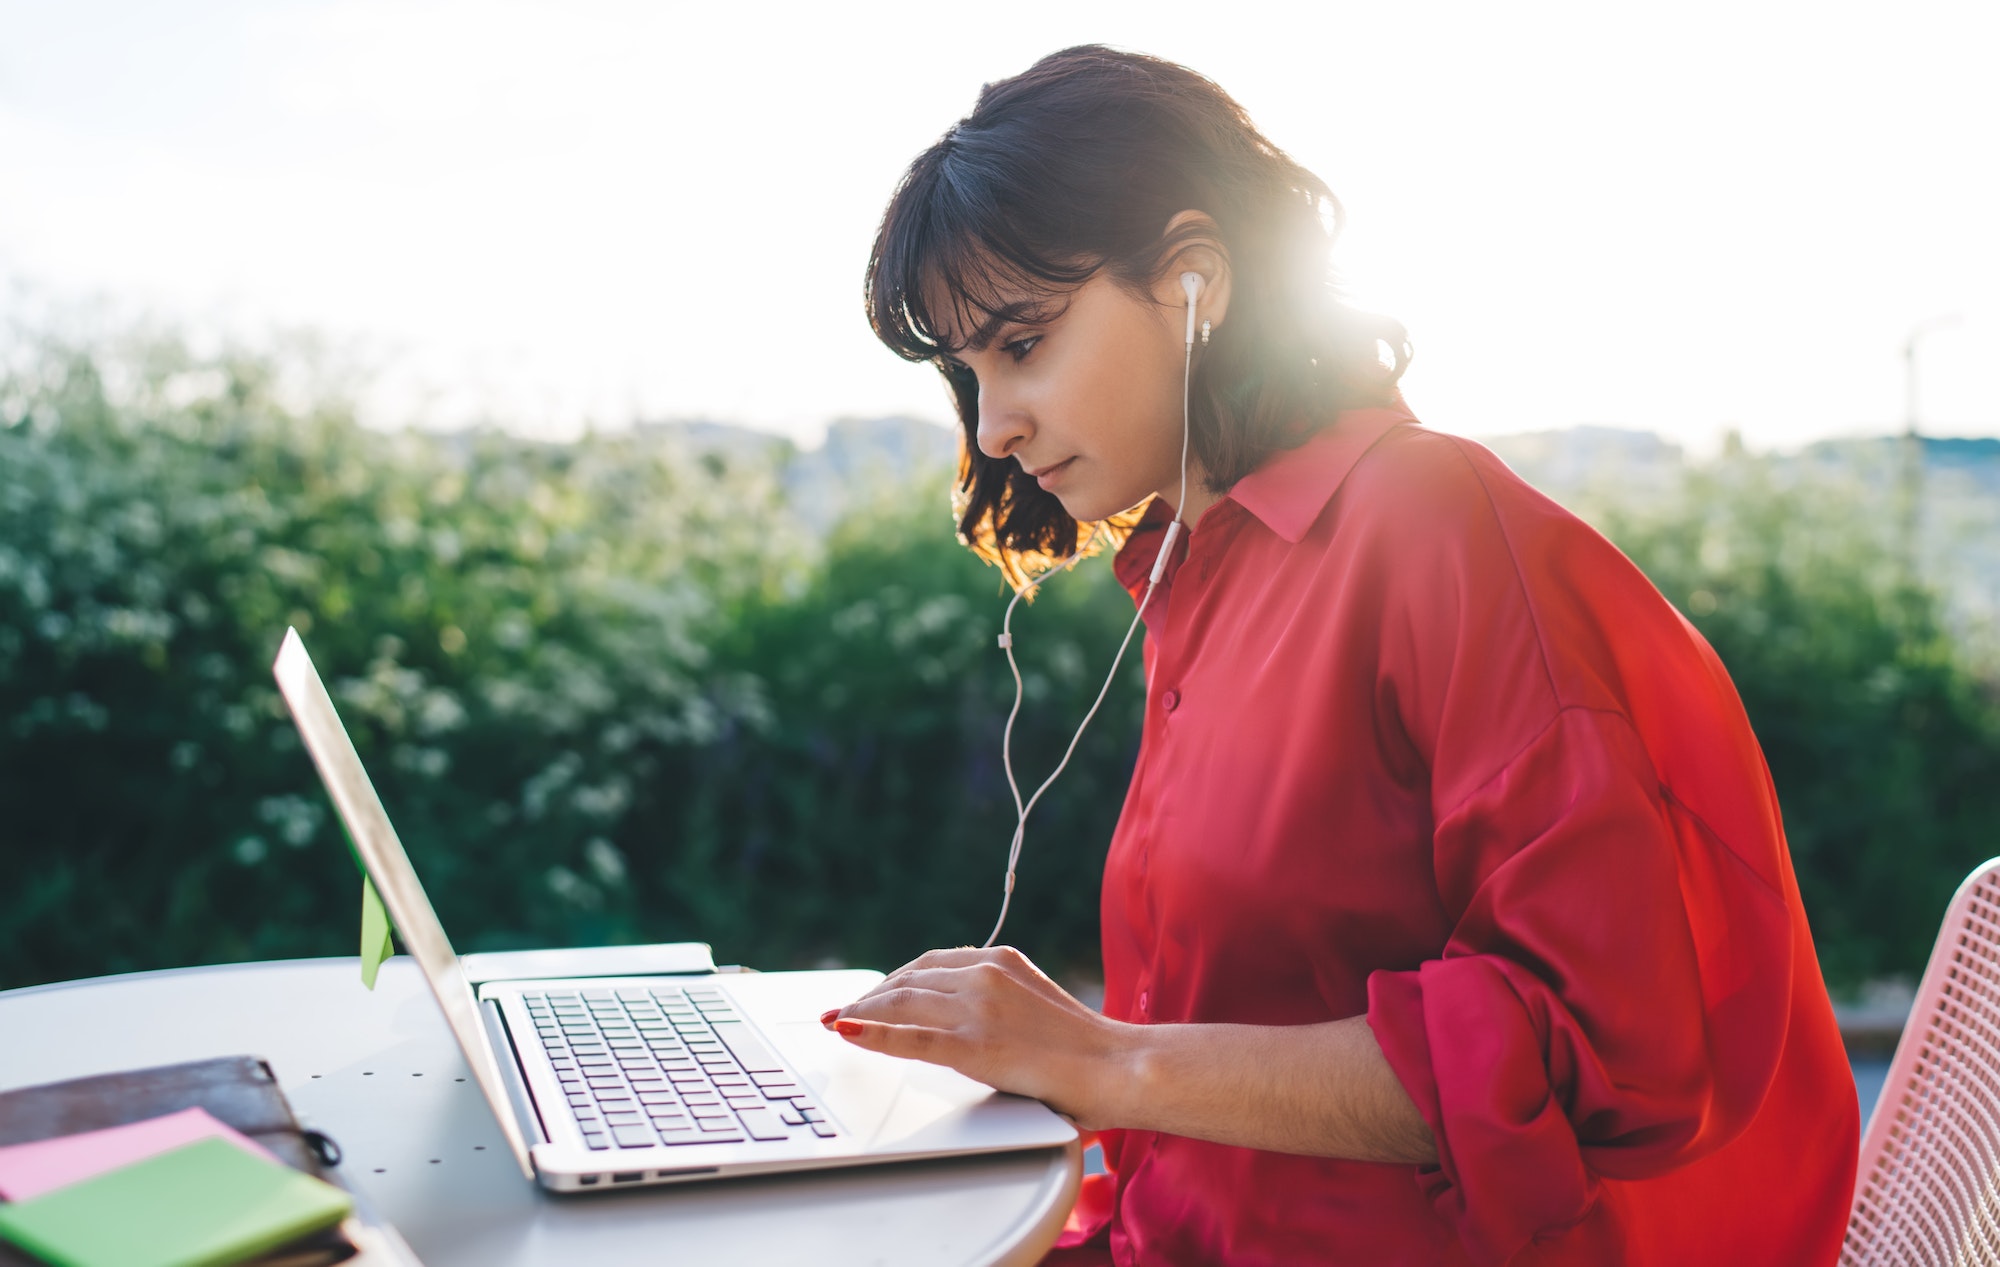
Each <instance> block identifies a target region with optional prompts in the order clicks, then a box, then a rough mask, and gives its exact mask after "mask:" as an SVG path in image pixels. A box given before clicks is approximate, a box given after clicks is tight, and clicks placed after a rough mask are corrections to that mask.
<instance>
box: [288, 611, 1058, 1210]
mask: <svg viewBox="0 0 2000 1267" xmlns="http://www.w3.org/2000/svg"><path fill="white" fill-rule="evenodd" d="M273 670H274V672H275V673H276V674H277V678H278V688H279V690H280V691H281V692H282V693H283V694H284V697H285V703H286V704H288V705H289V706H290V707H291V710H292V718H293V720H294V721H296V722H297V723H298V727H299V732H300V734H301V735H303V736H304V738H305V744H306V749H307V751H309V752H310V753H311V754H312V759H313V764H314V765H315V766H317V767H318V768H319V774H320V778H321V779H322V780H324V782H325V783H326V788H327V791H328V793H330V794H331V796H332V798H333V804H334V808H335V809H336V810H337V811H338V813H339V814H340V818H341V821H342V822H344V823H345V824H346V825H347V830H348V833H349V834H350V835H351V836H352V837H353V839H354V844H355V847H356V849H357V850H358V851H359V852H360V854H361V860H362V862H363V864H364V865H365V866H366V867H367V868H368V875H369V877H370V878H371V879H372V880H373V881H374V883H375V888H376V890H377V891H378V892H379V893H380V894H381V895H382V901H383V903H384V905H386V906H387V907H388V910H389V916H390V919H391V920H392V921H393V922H394V924H395V926H396V931H397V932H398V933H399V934H401V935H402V939H403V945H404V947H405V948H406V949H408V951H409V952H410V954H411V956H412V957H413V958H415V960H416V962H417V965H418V966H419V967H420V968H421V969H423V973H424V976H425V977H426V978H427V979H428V980H429V981H430V985H431V990H432V992H433V993H434V994H436V996H437V1001H438V1006H439V1007H440V1008H441V1009H443V1011H444V1017H445V1020H446V1022H447V1023H448V1024H449V1025H450V1026H451V1031H452V1035H453V1037H454V1038H456V1039H457V1041H458V1045H459V1048H460V1050H462V1051H463V1052H464V1053H465V1062H466V1064H467V1065H469V1066H470V1067H471V1069H472V1074H473V1077H474V1078H475V1079H476V1080H477V1082H478V1084H479V1088H480V1090H481V1091H482V1092H483V1093H484V1094H485V1096H486V1102H487V1104H488V1105H489V1106H491V1108H492V1110H493V1115H494V1117H496V1118H497V1119H499V1123H500V1131H501V1134H502V1135H503V1136H505V1138H506V1140H507V1144H508V1146H509V1147H510V1148H511V1149H513V1151H514V1156H515V1159H516V1160H517V1161H518V1162H519V1163H520V1166H521V1171H522V1173H523V1174H524V1175H526V1176H528V1177H529V1178H531V1179H534V1180H536V1181H538V1182H539V1183H541V1184H542V1186H544V1187H546V1188H549V1189H552V1190H554V1191H557V1192H573V1191H587V1190H593V1189H601V1188H609V1187H614V1186H619V1185H626V1184H645V1183H675V1182H685V1181H688V1180H695V1179H712V1178H720V1177H724V1176H729V1175H749V1174H767V1173H772V1172H777V1171H790V1170H808V1169H814V1168H819V1167H829V1166H853V1165H862V1164H866V1163H870V1162H889V1161H910V1160H914V1159H918V1158H926V1157H951V1156H959V1155H963V1154H968V1153H984V1152H999V1151H1005V1150H1010V1149H1025V1148H1050V1147H1060V1146H1062V1145H1065V1144H1068V1143H1069V1142H1070V1141H1071V1140H1073V1139H1075V1138H1076V1132H1075V1131H1074V1130H1073V1129H1072V1128H1071V1127H1070V1125H1069V1124H1068V1123H1067V1122H1065V1121H1063V1119H1062V1118H1060V1117H1057V1116H1056V1115H1055V1114H1054V1113H1052V1112H1050V1111H1049V1109H1048V1108H1047V1107H1045V1106H1044V1105H1042V1104H1041V1103H1040V1102H1038V1101H1035V1100H1029V1099H1025V1098H1022V1097H1020V1096H1012V1095H1002V1094H1000V1093H998V1092H995V1091H994V1090H992V1088H990V1087H987V1086H985V1085H983V1084H981V1083H977V1082H974V1081H972V1080H971V1079H969V1078H965V1077H963V1076H961V1075H959V1074H956V1073H953V1072H952V1071H951V1070H948V1069H944V1068H941V1067H938V1066H935V1065H926V1064H922V1063H919V1062H916V1061H906V1060H898V1059H895V1058H893V1057H889V1056H883V1055H881V1054H879V1053H875V1052H868V1051H863V1050H861V1049H859V1048H855V1047H851V1046H849V1045H848V1044H847V1043H845V1042H844V1041H842V1040H841V1039H840V1038H839V1037H838V1036H836V1035H833V1034H829V1033H828V1032H826V1030H825V1029H824V1028H823V1027H822V1026H821V1025H820V1024H819V1016H820V1014H821V1013H822V1012H824V1011H826V1010H827V1009H828V1008H832V1007H839V1006H840V1005H842V1004H844V1003H848V1002H851V1001H852V1000H853V999H854V997H855V996H856V995H857V994H860V993H861V992H863V991H865V990H866V989H867V988H868V987H869V986H871V985H873V984H874V983H875V982H876V981H879V980H881V974H880V973H876V972H850V971H839V972H773V973H743V974H728V975H720V976H714V975H711V976H657V977H627V976H620V977H596V978H563V979H551V980H523V981H489V982H486V983H484V984H482V985H481V986H480V987H479V990H478V993H477V995H476V996H475V994H474V991H473V987H472V984H471V982H470V981H469V979H468V978H467V976H466V973H465V969H464V968H463V966H462V965H461V964H460V962H459V959H458V956H457V955H456V954H454V953H453V951H452V948H451V942H450V941H449V940H447V939H446V937H445V932H444V926H443V925H442V924H440V923H439V922H438V918H437V913H436V912H435V911H433V910H432V909H431V903H430V899H429V898H428V897H427V896H426V895H425V893H424V889H423V886H422V885H421V884H419V883H418V882H417V873H416V871H415V870H414V869H413V868H412V867H411V866H410V860H409V857H408V856H407V855H406V854H405V853H404V852H403V846H402V842H401V841H399V840H398V839H397V838H396V832H395V829H394V828H393V827H391V826H390V825H389V816H388V814H387V812H386V811H385V810H384V809H383V808H382V802H381V800H380V799H379V798H378V797H377V796H376V795H375V789H374V787H373V786H372V785H371V784H370V783H369V781H368V776H367V774H366V773H365V772H364V771H363V770H362V768H361V759H360V757H359V756H358V755H357V754H356V753H355V751H354V744H353V742H352V741H351V740H349V738H348V736H347V731H346V730H345V728H343V727H342V726H341V724H340V718H339V716H338V715H337V714H336V713H335V712H334V707H333V700H332V699H331V698H330V697H329V696H328V695H327V692H326V687H325V685H324V684H323V683H322V682H321V681H320V678H319V674H318V672H317V671H315V670H314V668H313V664H312V660H311V658H310V657H308V656H307V655H306V649H305V644H304V643H303V642H301V641H300V640H299V635H298V632H297V631H296V630H287V631H286V633H285V642H284V646H283V648H282V649H281V650H280V651H279V652H278V659H277V663H276V664H275V665H274V666H273Z"/></svg>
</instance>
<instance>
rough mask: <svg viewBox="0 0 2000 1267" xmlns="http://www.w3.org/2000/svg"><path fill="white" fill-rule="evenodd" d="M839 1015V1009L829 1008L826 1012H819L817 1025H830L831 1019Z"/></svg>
mask: <svg viewBox="0 0 2000 1267" xmlns="http://www.w3.org/2000/svg"><path fill="white" fill-rule="evenodd" d="M839 1015H840V1009H839V1008H837V1007H830V1008H828V1009H827V1010H826V1011H824V1012H821V1013H820V1014H819V1023H820V1024H822V1025H831V1024H833V1018H834V1017H836V1016H839Z"/></svg>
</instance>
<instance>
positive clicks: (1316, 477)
mask: <svg viewBox="0 0 2000 1267" xmlns="http://www.w3.org/2000/svg"><path fill="white" fill-rule="evenodd" d="M1416 420H1417V418H1416V415H1415V414H1412V413H1411V412H1410V411H1409V408H1408V407H1407V406H1405V405H1404V404H1403V403H1402V400H1401V399H1400V398H1398V399H1397V400H1396V401H1395V402H1394V403H1392V404H1389V405H1385V406H1381V407H1378V408H1371V409H1348V410H1343V411H1342V412H1341V413H1340V414H1339V415H1338V416H1337V417H1335V418H1334V420H1333V423H1332V425H1330V426H1328V427H1325V428H1323V429H1321V430H1320V431H1319V433H1318V434H1316V435H1314V436H1313V437H1312V438H1311V439H1309V440H1307V441H1306V442H1305V443H1304V444H1301V445H1299V446H1298V447H1297V448H1294V449H1281V450H1279V451H1278V452H1276V453H1274V454H1272V455H1271V456H1270V457H1269V458H1267V459H1266V460H1265V462H1264V464H1263V465H1262V466H1260V467H1258V468H1257V469H1256V470H1254V471H1252V472H1250V473H1249V474H1248V475H1246V476H1244V477H1243V478H1242V479H1240V480H1238V481H1236V486H1235V487H1234V488H1232V489H1230V490H1229V493H1228V499H1229V500H1230V501H1233V502H1235V503H1236V504H1237V505H1239V506H1241V507H1243V509H1245V510H1247V511H1249V512H1250V513H1251V514H1253V515H1255V516H1256V517H1257V518H1258V519H1259V520H1261V521H1263V524H1264V526H1265V527H1266V528H1269V529H1270V530H1271V531H1272V532H1275V533H1277V534H1278V535H1279V536H1280V537H1283V538H1284V539H1285V540H1286V541H1287V542H1289V543H1291V544H1293V545H1297V544H1298V543H1299V541H1300V540H1301V539H1302V538H1303V537H1304V536H1305V535H1306V533H1307V532H1308V531H1310V530H1311V528H1312V526H1313V523H1314V522H1315V521H1316V520H1318V519H1319V512H1320V511H1322V510H1324V509H1326V504H1327V502H1328V501H1330V500H1332V498H1333V495H1334V493H1335V492H1336V491H1338V490H1339V488H1340V486H1341V484H1342V483H1343V482H1344V481H1345V480H1346V479H1347V473H1348V472H1349V471H1352V470H1353V469H1354V464H1355V463H1356V462H1359V461H1360V460H1361V455H1362V454H1364V453H1366V452H1368V450H1369V449H1371V448H1373V447H1374V445H1375V442H1376V441H1377V440H1380V439H1381V438H1382V437H1383V436H1385V435H1387V434H1388V433H1389V429H1390V428H1391V427H1394V426H1396V425H1398V424H1400V423H1406V422H1407V423H1414V422H1415V421H1416Z"/></svg>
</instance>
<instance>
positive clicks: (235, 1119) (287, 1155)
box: [0, 1056, 355, 1267]
mask: <svg viewBox="0 0 2000 1267" xmlns="http://www.w3.org/2000/svg"><path fill="white" fill-rule="evenodd" d="M193 1108H200V1109H206V1110H207V1111H208V1113H209V1115H210V1116H212V1117H214V1118H215V1119H216V1120H217V1121H220V1122H222V1123H223V1124H224V1125H227V1126H231V1127H234V1128H235V1129H236V1130H238V1131H241V1132H242V1133H243V1134H245V1135H247V1136H249V1137H250V1138H251V1139H253V1140H255V1141H256V1142H257V1143H258V1144H260V1145H262V1146H263V1147H264V1148H266V1149H269V1150H270V1152H271V1154H272V1155H273V1156H275V1157H276V1158H277V1159H278V1160H279V1161H282V1162H284V1163H285V1164H286V1165H288V1166H290V1167H292V1168H293V1169H294V1170H301V1171H304V1172H305V1173H306V1174H309V1175H311V1176H313V1177H314V1178H315V1179H326V1178H328V1175H327V1173H326V1167H329V1166H333V1165H337V1164H338V1163H339V1161H340V1153H339V1150H338V1148H337V1147H335V1145H334V1144H333V1141H331V1140H329V1139H328V1138H327V1137H326V1136H324V1135H321V1134H319V1133H318V1132H317V1131H306V1130H301V1129H300V1128H299V1123H298V1119H297V1118H295V1117H293V1116H292V1106H291V1105H290V1104H289V1103H288V1102H287V1101H286V1100H285V1093H284V1092H283V1091H282V1090H280V1089H279V1087H278V1080H277V1078H276V1077H274V1076H273V1075H272V1073H271V1067H270V1066H269V1065H267V1064H265V1063H264V1062H263V1061H261V1060H259V1059H258V1058H257V1057H255V1056H225V1057H222V1058H220V1059H217V1060H196V1061H190V1062H189V1063H187V1064H184V1065H161V1066H158V1067H157V1068H153V1069H134V1070H130V1071H129V1072H125V1073H107V1074H99V1075H97V1076H96V1077H92V1078H73V1079H71V1080H70V1081H68V1082H50V1083H45V1084H43V1085H42V1086H38V1087H21V1088H19V1089H18V1090H14V1091H0V1145H5V1144H27V1143H32V1142H34V1141H36V1140H43V1139H53V1138H55V1137H56V1136H58V1135H74V1134H76V1133H78V1132H79V1131H97V1130H103V1129H104V1128H105V1127H107V1126H123V1125H125V1124H126V1123H128V1122H143V1121H145V1120H146V1119H147V1118H153V1117H160V1116H162V1115H164V1114H167V1113H177V1112H179V1111H180V1110H182V1109H193ZM354 1253H355V1247H354V1245H353V1243H352V1242H351V1241H350V1240H349V1239H348V1238H347V1236H345V1235H344V1234H343V1233H342V1231H341V1229H340V1228H337V1227H336V1228H330V1229H328V1230H327V1231H325V1232H320V1233H317V1234H315V1235H313V1236H309V1237H305V1238H302V1239H300V1240H297V1241H294V1242H292V1243H291V1244H290V1245H286V1246H284V1247H283V1248H281V1249H276V1250H273V1251H272V1252H270V1253H269V1254H266V1255H264V1256H263V1257H262V1258H259V1259H256V1260H254V1261H255V1262H256V1264H257V1267H325V1265H327V1264H332V1263H338V1262H343V1261H345V1260H347V1259H349V1258H351V1257H353V1256H354ZM34 1262H35V1260H34V1259H32V1258H29V1257H28V1256H26V1255H25V1254H23V1253H21V1251H19V1250H18V1249H16V1248H14V1247H13V1246H11V1245H8V1244H6V1243H5V1242H0V1267H34Z"/></svg>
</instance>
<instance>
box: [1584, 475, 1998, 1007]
mask: <svg viewBox="0 0 2000 1267" xmlns="http://www.w3.org/2000/svg"><path fill="white" fill-rule="evenodd" d="M1585 510H1586V513H1593V514H1594V517H1595V518H1597V520H1598V521H1599V522H1600V524H1602V526H1604V527H1605V528H1606V529H1607V531H1608V533H1609V535H1610V536H1611V537H1612V538H1613V539H1614V540H1616V541H1617V542H1618V544H1619V545H1620V546H1621V547H1622V548H1623V549H1624V550H1625V551H1626V552H1627V553H1628V554H1629V555H1631V557H1632V558H1633V560H1634V561H1635V562H1637V563H1638V564H1639V566H1640V567H1641V568H1643V569H1644V570H1645V571H1646V573H1647V574H1648V575H1649V576H1650V577H1651V578H1652V579H1653V581H1654V583H1655V584H1657V585H1658V586H1659V587H1660V589H1661V590H1662V592H1664V593H1665V594H1666V595H1667V597H1668V598H1669V599H1671V600H1672V601H1673V602H1674V603H1676V604H1677V605H1678V606H1679V607H1680V608H1681V609H1682V611H1683V612H1684V613H1685V614H1686V615H1687V616H1688V618H1689V619H1690V620H1691V621H1692V622H1693V623H1694V624H1695V625H1696V626H1697V627H1698V628H1699V629H1700V630H1701V631H1702V633H1703V634H1704V635H1706V636H1707V638H1708V639H1709V641H1710V642H1711V643H1712V644H1713V645H1714V647H1715V649H1716V652H1717V654H1719V655H1720V656H1721V657H1722V660H1723V663H1724V664H1725V665H1726V666H1727V667H1728V669H1729V672H1730V676H1731V677H1732V678H1733V679H1734V680H1735V682H1736V687H1737V690H1738V692H1739V693H1740V694H1741V695H1742V697H1743V702H1744V707H1745V709H1746V710H1747V711H1748V712H1749V714H1750V719H1751V722H1752V724H1753V725H1754V726H1755V728H1756V731H1757V737H1758V739H1759V740H1760V741H1761V743H1762V744H1763V747H1764V753H1765V757H1766V759H1767V760H1768V761H1769V763H1770V766H1771V774H1772V779H1773V781H1774V782H1775V784H1776V785H1777V789H1778V799H1779V802H1780V804H1781V806H1782V808H1783V811H1784V816H1785V829H1786V834H1787V836H1788V838H1789V840H1790V844H1791V849H1792V856H1793V861H1794V864H1795V866H1796V869H1797V872H1798V877H1799V887H1800V891H1801V893H1802V894H1803V896H1804V898H1805V903H1806V909H1807V912H1808V914H1809V917H1810V918H1811V919H1812V921H1813V933H1814V937H1815V940H1816V941H1817V943H1818V946H1819V953H1820V959H1821V963H1822V966H1823V967H1824V969H1825V971H1826V973H1827V975H1828V977H1829V978H1830V979H1831V980H1832V981H1834V982H1835V983H1836V984H1837V985H1843V986H1853V985H1855V984H1858V983H1859V982H1860V981H1861V980H1863V979H1865V978H1868V977H1872V976H1879V975H1884V974H1895V973H1904V974H1913V973H1915V972H1917V971H1919V970H1920V969H1921V968H1922V966H1923V964H1924V962H1925V960H1926V958H1927V957H1928V956H1929V954H1930V949H1931V944H1932V942H1933V940H1934V939H1935V938H1936V936H1937V930H1938V922H1939V920H1940V919H1941V918H1942V917H1943V914H1944V907H1945V903H1946V902H1947V901H1948V900H1949V898H1950V896H1951V893H1952V890H1953V888H1954V887H1955V886H1956V885H1957V883H1958V881H1959V880H1960V879H1962V878H1963V877H1964V876H1965V874H1966V873H1967V872H1968V871H1970V870H1971V869H1972V868H1973V867H1974V866H1975V865H1977V864H1978V863H1979V862H1980V861H1981V860H1983V859H1985V858H1986V857H1988V856H1990V855H1992V854H1994V853H1996V852H2000V841H1996V839H1995V836H1994V829H1995V827H1996V825H2000V707H1996V703H2000V694H1996V689H1995V685H1996V683H1995V678H1994V677H1993V676H1992V666H1991V665H1987V664H1982V663H1980V662H1979V661H1978V660H1977V658H1976V657H1974V656H1973V655H1972V654H1971V653H1969V652H1968V651H1967V650H1966V648H1965V647H1964V646H1963V645H1962V644H1961V643H1960V642H1958V641H1956V640H1955V639H1954V637H1953V635H1952V633H1951V630H1950V628H1949V626H1948V624H1947V622H1946V619H1945V604H1944V602H1943V599H1942V596H1941V595H1940V594H1939V593H1938V592H1937V591H1936V590H1935V589H1933V588H1931V587H1929V586H1928V585H1926V584H1925V583H1923V581H1922V580H1921V579H1919V578H1916V577H1913V576H1912V575H1911V573H1910V572H1909V570H1908V568H1907V567H1906V566H1905V564H1904V559H1903V556H1902V554H1901V553H1900V551H1899V549H1898V539H1897V536H1896V533H1897V530H1898V524H1897V522H1896V521H1895V519H1894V516H1893V513H1892V511H1893V507H1892V505H1891V504H1890V500H1889V498H1888V497H1887V496H1885V495H1884V494H1883V493H1882V491H1881V490H1880V489H1871V488H1870V487H1869V486H1868V485H1867V484H1866V483H1864V482H1862V481H1860V480H1858V479H1855V478H1853V477H1851V476H1849V475H1843V474H1842V473H1841V472H1840V471H1839V470H1837V469H1829V468H1825V467H1789V468H1788V467H1784V466H1781V465H1780V464H1779V463H1776V462H1774V461H1773V460H1771V459H1769V458H1762V457H1757V456H1753V455H1749V454H1746V453H1744V452H1742V451H1741V450H1740V448H1739V449H1737V450H1736V451H1734V452H1732V453H1730V454H1726V455H1724V457H1723V458H1722V459H1721V460H1719V461H1717V462H1715V463H1713V464H1711V465H1709V466H1707V467H1704V468H1699V469H1696V470H1694V471H1692V472H1690V474H1689V475H1688V477H1687V480H1686V482H1685V484H1684V485H1683V487H1682V489H1681V491H1680V493H1679V495H1678V496H1677V497H1676V498H1674V499H1672V500H1670V501H1669V502H1667V503H1666V504H1665V505H1664V506H1663V507H1662V508H1660V509H1657V510H1653V511H1647V512H1637V513H1635V512H1632V511H1630V510H1629V509H1620V508H1618V507H1616V506H1615V505H1607V504H1600V505H1598V506H1597V507H1595V508H1592V507H1586V508H1585Z"/></svg>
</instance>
